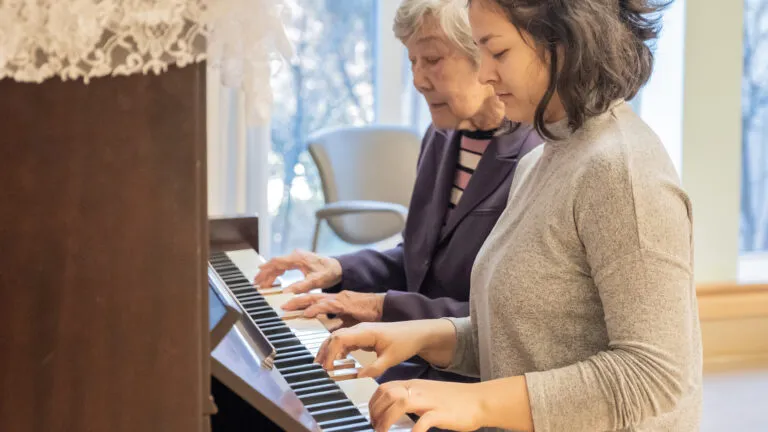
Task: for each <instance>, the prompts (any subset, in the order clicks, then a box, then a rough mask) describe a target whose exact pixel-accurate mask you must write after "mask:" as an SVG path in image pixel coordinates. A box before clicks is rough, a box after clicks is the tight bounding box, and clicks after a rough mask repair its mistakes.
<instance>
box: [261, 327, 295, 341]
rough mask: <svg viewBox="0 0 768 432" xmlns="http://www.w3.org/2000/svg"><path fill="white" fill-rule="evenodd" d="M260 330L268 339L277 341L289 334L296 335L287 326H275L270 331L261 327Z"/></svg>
mask: <svg viewBox="0 0 768 432" xmlns="http://www.w3.org/2000/svg"><path fill="white" fill-rule="evenodd" d="M261 332H262V333H264V336H266V337H267V339H269V340H270V341H273V340H275V341H277V340H281V339H284V338H287V337H291V336H292V337H296V335H295V334H294V333H293V332H292V331H291V329H290V328H288V327H287V326H282V327H276V328H275V329H274V330H272V331H264V329H261Z"/></svg>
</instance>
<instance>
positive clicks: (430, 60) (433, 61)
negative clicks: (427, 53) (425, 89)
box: [424, 57, 443, 66]
mask: <svg viewBox="0 0 768 432" xmlns="http://www.w3.org/2000/svg"><path fill="white" fill-rule="evenodd" d="M442 59H443V58H442V57H425V58H424V61H426V62H427V64H429V65H432V66H434V65H436V64H438V63H439V62H440V60H442Z"/></svg>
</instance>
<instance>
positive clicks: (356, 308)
mask: <svg viewBox="0 0 768 432" xmlns="http://www.w3.org/2000/svg"><path fill="white" fill-rule="evenodd" d="M282 307H283V309H285V310H288V311H293V310H304V317H306V318H314V317H316V316H317V315H319V314H335V315H337V316H338V317H339V318H341V319H342V320H343V321H344V322H346V323H361V322H375V321H381V315H382V313H383V311H384V295H383V294H370V293H358V292H354V291H342V292H340V293H338V294H326V293H318V294H305V295H301V296H296V297H295V298H293V299H291V300H289V301H288V302H287V303H285V304H284V305H283V306H282ZM347 325H348V324H347Z"/></svg>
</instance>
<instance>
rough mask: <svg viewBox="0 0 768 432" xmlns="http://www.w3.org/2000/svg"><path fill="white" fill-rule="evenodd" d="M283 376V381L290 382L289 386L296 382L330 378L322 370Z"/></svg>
mask: <svg viewBox="0 0 768 432" xmlns="http://www.w3.org/2000/svg"><path fill="white" fill-rule="evenodd" d="M278 371H279V369H278ZM282 375H283V379H284V380H285V381H286V382H288V384H291V383H294V382H300V381H306V380H311V379H320V378H328V373H327V372H326V371H324V370H322V369H320V370H309V371H301V372H291V373H287V374H282Z"/></svg>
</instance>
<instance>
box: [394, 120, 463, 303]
mask: <svg viewBox="0 0 768 432" xmlns="http://www.w3.org/2000/svg"><path fill="white" fill-rule="evenodd" d="M435 133H439V134H441V135H443V137H441V138H436V143H439V141H438V140H442V145H437V146H435V152H434V153H433V154H432V155H431V157H432V158H433V159H432V163H431V167H432V170H430V169H426V168H427V167H426V166H422V170H423V174H424V176H425V184H424V185H423V187H422V186H420V187H419V188H418V193H415V194H414V197H413V198H412V200H417V201H420V204H423V207H422V206H420V205H418V204H416V203H414V202H412V203H411V209H410V210H409V216H408V217H409V220H412V221H413V222H415V223H414V224H412V225H410V226H408V227H407V231H408V232H407V236H408V241H409V242H410V245H411V246H410V247H409V248H408V249H407V250H406V253H407V256H406V261H407V262H408V267H409V268H410V270H411V271H412V273H411V275H410V276H409V277H412V281H409V283H408V287H409V289H410V290H418V288H419V287H420V286H421V284H422V282H423V281H424V277H425V276H426V274H427V271H429V267H430V266H431V258H432V257H433V256H434V252H435V248H436V247H437V241H438V239H439V237H440V233H441V228H442V227H443V223H444V222H445V215H446V211H447V209H448V201H449V199H450V194H451V188H452V187H453V180H454V176H455V175H456V171H455V169H456V164H457V163H458V155H459V145H460V141H459V139H460V135H459V133H458V132H455V131H438V132H435ZM429 171H431V172H429Z"/></svg>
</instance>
